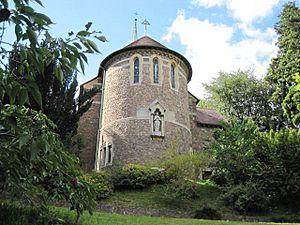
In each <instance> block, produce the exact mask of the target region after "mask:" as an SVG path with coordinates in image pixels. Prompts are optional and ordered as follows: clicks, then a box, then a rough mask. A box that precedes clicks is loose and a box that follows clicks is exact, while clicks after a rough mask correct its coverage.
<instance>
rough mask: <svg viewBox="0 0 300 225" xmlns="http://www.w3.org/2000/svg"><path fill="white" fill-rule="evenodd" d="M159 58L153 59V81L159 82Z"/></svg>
mask: <svg viewBox="0 0 300 225" xmlns="http://www.w3.org/2000/svg"><path fill="white" fill-rule="evenodd" d="M158 73H159V71H158V59H157V58H155V59H153V82H154V83H155V84H158Z"/></svg>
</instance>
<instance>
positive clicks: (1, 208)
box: [0, 202, 76, 225]
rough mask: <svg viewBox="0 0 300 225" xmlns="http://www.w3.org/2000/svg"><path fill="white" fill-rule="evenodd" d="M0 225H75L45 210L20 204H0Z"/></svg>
mask: <svg viewBox="0 0 300 225" xmlns="http://www.w3.org/2000/svg"><path fill="white" fill-rule="evenodd" d="M0 218H1V220H0V225H41V224H43V225H75V224H76V223H75V222H74V221H72V220H71V219H70V218H59V217H58V216H57V215H55V214H54V213H51V212H49V210H48V209H47V208H42V207H34V206H28V205H24V204H20V203H18V204H17V203H6V202H2V203H0Z"/></svg>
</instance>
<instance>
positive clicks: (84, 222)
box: [54, 208, 295, 225]
mask: <svg viewBox="0 0 300 225" xmlns="http://www.w3.org/2000/svg"><path fill="white" fill-rule="evenodd" d="M54 211H55V212H57V213H59V214H60V215H64V216H69V217H73V218H74V212H71V211H69V210H68V209H66V208H55V209H54ZM79 222H80V223H79V224H81V225H229V224H230V225H242V224H243V225H262V224H269V225H270V224H277V225H278V223H254V222H252V223H246V222H235V221H234V222H232V221H216V220H196V219H174V218H163V217H149V216H129V215H118V214H112V213H98V212H97V213H94V214H93V215H92V216H90V215H89V214H88V213H84V214H83V215H82V216H81V218H80V219H79ZM284 224H290V225H292V223H284ZM293 225H295V223H294V224H293Z"/></svg>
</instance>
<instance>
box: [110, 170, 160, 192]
mask: <svg viewBox="0 0 300 225" xmlns="http://www.w3.org/2000/svg"><path fill="white" fill-rule="evenodd" d="M162 180H163V174H162V173H161V172H160V171H159V170H157V169H152V168H150V167H148V166H142V165H136V164H128V165H126V166H124V167H122V168H120V169H117V170H116V171H114V173H113V183H114V187H115V189H141V188H147V187H149V186H150V185H152V184H156V183H159V182H161V181H162Z"/></svg>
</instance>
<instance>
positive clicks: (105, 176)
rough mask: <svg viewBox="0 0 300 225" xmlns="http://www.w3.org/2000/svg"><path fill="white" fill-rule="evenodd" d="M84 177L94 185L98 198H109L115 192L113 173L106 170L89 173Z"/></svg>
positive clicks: (96, 197)
mask: <svg viewBox="0 0 300 225" xmlns="http://www.w3.org/2000/svg"><path fill="white" fill-rule="evenodd" d="M83 179H84V180H85V181H87V182H88V183H90V184H92V185H93V187H94V192H95V199H96V200H100V199H103V198H107V197H109V196H111V194H112V193H113V183H112V178H111V175H110V174H109V173H107V172H105V171H99V172H93V173H88V174H86V175H84V176H83Z"/></svg>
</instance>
